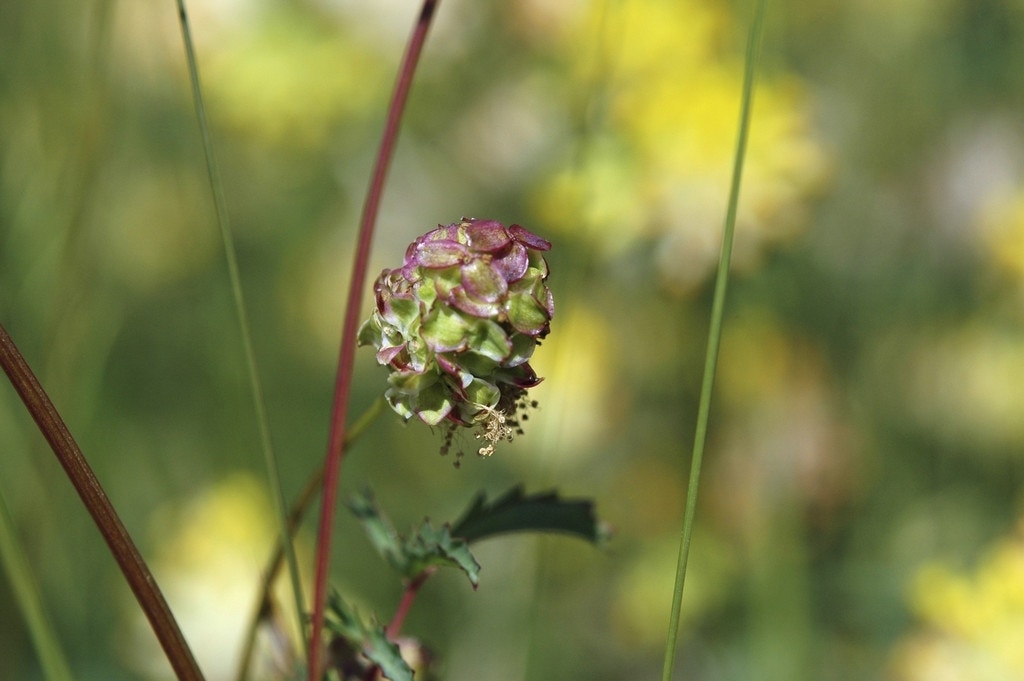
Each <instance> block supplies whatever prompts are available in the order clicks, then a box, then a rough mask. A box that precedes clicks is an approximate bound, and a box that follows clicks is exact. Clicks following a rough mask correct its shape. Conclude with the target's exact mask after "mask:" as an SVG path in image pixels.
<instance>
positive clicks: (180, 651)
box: [0, 325, 203, 681]
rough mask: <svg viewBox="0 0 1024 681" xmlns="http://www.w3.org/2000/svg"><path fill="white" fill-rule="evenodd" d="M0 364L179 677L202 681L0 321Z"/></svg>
mask: <svg viewBox="0 0 1024 681" xmlns="http://www.w3.org/2000/svg"><path fill="white" fill-rule="evenodd" d="M0 365H3V369H4V373H6V374H7V377H8V378H9V379H10V381H11V385H13V386H14V389H15V390H16V391H17V393H18V395H19V396H20V397H21V401H22V402H23V403H24V405H25V408H26V409H28V411H29V413H30V414H31V415H32V418H33V419H34V420H35V422H36V425H38V426H39V430H40V432H42V434H43V437H45V438H46V441H47V442H48V443H49V445H50V448H51V449H52V450H53V453H54V454H56V456H57V460H58V461H60V465H61V466H62V467H63V468H64V472H65V473H66V474H67V476H68V479H69V480H70V481H71V484H72V485H74V487H75V491H77V492H78V496H79V497H81V499H82V503H83V504H85V508H86V509H87V510H88V511H89V515H91V516H92V519H93V521H94V522H95V523H96V527H98V528H99V530H100V534H102V535H103V539H104V540H106V542H107V546H108V547H110V552H111V553H112V554H114V559H115V560H116V561H117V564H118V566H119V567H120V568H121V573H122V574H123V575H124V578H125V580H126V581H127V582H128V586H129V587H131V590H132V592H134V594H135V598H136V599H137V600H138V602H139V606H140V607H141V608H142V611H143V612H144V613H145V615H146V618H147V619H148V620H149V624H150V626H151V627H152V628H153V632H154V633H155V634H156V637H157V639H158V640H159V641H160V645H161V647H162V648H163V649H164V653H165V654H166V655H167V659H168V660H169V661H170V663H171V667H173V668H174V673H175V674H176V675H177V677H178V679H179V681H202V679H203V674H202V672H201V671H199V665H197V664H196V661H195V658H194V657H193V656H192V651H191V650H190V649H189V647H188V643H186V641H185V637H184V636H183V635H182V633H181V629H180V628H179V627H178V623H177V621H176V620H175V619H174V615H173V614H171V609H170V607H168V605H167V601H166V600H164V596H163V594H162V593H161V592H160V588H159V587H158V586H157V584H156V580H155V579H154V578H153V575H152V573H150V571H149V568H148V567H147V566H146V562H145V561H144V560H143V559H142V555H141V554H140V553H139V549H138V548H137V547H136V546H135V542H134V541H132V538H131V535H129V534H128V530H127V529H125V526H124V524H123V523H122V522H121V519H120V518H119V517H118V515H117V512H116V511H115V510H114V506H113V504H111V503H110V499H109V498H108V497H107V494H106V492H105V491H104V490H103V486H102V485H100V482H99V480H97V479H96V475H95V474H94V473H93V471H92V468H91V467H90V466H89V462H88V461H86V459H85V456H84V455H83V454H82V450H81V449H80V448H79V447H78V443H76V442H75V439H74V437H72V435H71V432H70V431H69V430H68V427H67V425H66V424H65V423H64V420H63V419H62V418H61V416H60V414H59V413H58V412H57V408H56V407H55V406H54V405H53V402H51V401H50V398H49V396H48V395H47V394H46V391H45V390H43V387H42V385H40V384H39V380H38V379H37V378H36V376H35V374H34V373H32V369H31V368H30V367H29V366H28V363H27V362H26V361H25V358H24V357H22V355H21V352H20V351H19V350H18V348H17V346H16V345H15V344H14V340H12V339H11V337H10V335H8V333H7V330H6V329H4V327H3V326H2V325H0Z"/></svg>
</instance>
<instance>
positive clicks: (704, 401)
mask: <svg viewBox="0 0 1024 681" xmlns="http://www.w3.org/2000/svg"><path fill="white" fill-rule="evenodd" d="M764 14H765V0H757V6H756V9H755V12H754V18H753V21H752V22H751V24H750V32H749V34H748V37H747V53H746V61H745V66H744V73H743V94H742V97H741V103H740V121H739V132H738V135H737V141H736V153H735V156H734V158H733V167H732V182H731V185H730V188H729V204H728V208H727V210H726V216H725V230H724V234H723V237H722V251H721V254H720V256H719V261H718V272H717V275H716V277H715V294H714V299H713V302H712V305H711V324H710V328H709V330H708V345H707V354H706V356H705V361H704V379H703V382H702V384H701V390H700V402H699V405H698V408H697V424H696V430H695V432H694V442H693V458H692V460H691V462H690V480H689V484H688V487H687V491H686V510H685V512H684V515H683V530H682V534H681V535H680V540H679V556H678V559H677V562H676V579H675V588H674V591H673V593H672V611H671V615H670V616H669V626H668V641H667V643H666V645H665V662H664V666H663V668H662V676H661V678H662V681H669V680H670V679H671V677H672V667H673V664H674V663H675V652H676V644H677V642H678V638H679V616H680V612H681V609H682V600H683V584H684V583H685V580H686V565H687V562H688V560H689V555H690V539H691V537H692V536H693V520H694V516H695V515H696V511H697V490H698V487H699V484H700V471H701V465H702V462H703V459H704V444H705V441H706V440H707V431H708V418H709V414H710V411H711V393H712V391H713V388H714V384H715V370H716V368H717V366H718V350H719V347H720V345H721V339H722V317H723V312H724V309H725V294H726V289H727V287H728V283H729V263H730V261H731V259H732V244H733V235H734V233H735V231H736V208H737V205H738V204H739V195H740V180H741V178H742V176H743V161H744V158H745V157H746V151H747V137H748V135H749V132H750V110H751V105H752V103H753V98H754V76H755V74H756V66H757V54H758V49H759V46H760V42H761V27H762V25H763V23H764Z"/></svg>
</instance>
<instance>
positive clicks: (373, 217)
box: [308, 0, 440, 681]
mask: <svg viewBox="0 0 1024 681" xmlns="http://www.w3.org/2000/svg"><path fill="white" fill-rule="evenodd" d="M439 2H440V0H424V2H423V6H422V8H421V10H420V14H419V17H418V18H417V20H416V25H415V27H414V28H413V32H412V36H411V37H410V39H409V44H408V46H407V48H406V51H405V56H404V57H403V60H402V65H401V67H400V69H399V72H398V81H397V83H396V84H395V90H394V93H393V95H392V98H391V104H390V106H389V107H388V115H387V120H386V122H385V125H384V134H383V136H382V139H381V144H380V150H379V151H378V153H377V161H376V164H375V166H374V170H373V176H372V178H371V180H370V187H369V189H368V191H367V194H366V202H365V203H364V204H363V215H362V219H361V220H360V225H359V238H358V242H357V246H356V253H355V256H354V262H353V266H352V278H351V282H350V284H349V288H348V300H347V302H346V305H345V320H344V323H343V325H342V329H341V347H340V349H339V351H338V374H337V378H336V380H335V384H334V406H333V408H332V410H331V432H330V437H329V439H328V444H327V454H326V457H325V464H324V486H323V499H322V502H321V506H320V529H319V533H318V536H317V544H316V574H315V578H314V583H313V589H314V590H313V623H312V633H311V634H310V639H309V677H308V678H309V681H317V680H318V679H319V678H320V648H321V641H320V638H321V636H322V633H323V626H324V611H325V608H326V605H327V572H328V568H329V565H330V548H331V531H332V528H333V524H334V510H335V509H334V507H335V503H336V502H337V493H338V472H339V470H340V468H341V459H342V454H343V447H342V444H343V443H344V441H345V419H346V416H347V414H348V399H349V392H350V389H351V384H352V367H353V364H354V362H355V350H356V331H357V329H358V327H359V314H360V310H361V302H362V299H363V289H364V288H365V279H366V270H367V266H368V263H369V260H370V245H371V243H372V241H373V231H374V226H375V224H376V222H377V211H378V209H379V208H380V201H381V196H382V194H383V192H384V181H385V178H386V177H387V173H388V168H389V166H390V165H391V158H392V157H393V155H394V147H395V141H396V140H397V138H398V129H399V123H400V122H401V118H402V113H403V111H404V109H405V101H406V99H407V97H408V94H409V88H410V86H411V85H412V77H413V74H414V73H415V71H416V65H417V63H418V62H419V56H420V53H421V51H422V49H423V43H424V41H425V40H426V37H427V30H428V29H429V28H430V24H431V21H432V19H433V17H434V13H435V10H436V8H437V5H438V4H439Z"/></svg>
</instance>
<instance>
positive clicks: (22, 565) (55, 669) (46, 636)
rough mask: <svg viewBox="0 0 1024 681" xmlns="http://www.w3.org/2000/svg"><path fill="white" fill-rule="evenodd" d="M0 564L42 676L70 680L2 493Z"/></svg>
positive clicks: (0, 501) (0, 508)
mask: <svg viewBox="0 0 1024 681" xmlns="http://www.w3.org/2000/svg"><path fill="white" fill-rule="evenodd" d="M0 563H3V566H4V571H5V572H7V576H8V579H9V580H10V583H11V591H12V592H13V593H14V599H15V600H16V601H17V602H18V607H19V608H21V612H22V616H23V617H24V618H25V622H26V624H28V633H29V637H30V638H31V639H32V643H33V645H35V647H36V653H37V654H38V655H39V663H40V665H41V666H42V668H43V675H44V676H45V677H46V678H47V679H48V680H49V681H71V670H70V669H69V668H68V663H67V660H66V659H65V657H64V651H63V650H62V649H61V647H60V642H59V641H58V640H57V636H56V635H55V634H54V631H53V625H52V624H51V623H50V618H49V617H48V616H47V615H46V610H44V609H43V601H42V598H40V596H39V587H38V586H37V585H36V582H35V580H34V579H33V577H32V569H31V568H30V567H29V564H28V560H26V558H25V552H24V551H22V548H21V543H20V542H19V541H18V535H17V533H16V532H15V530H14V520H13V519H12V518H11V514H10V511H8V509H7V502H6V501H5V500H4V495H3V492H2V491H0Z"/></svg>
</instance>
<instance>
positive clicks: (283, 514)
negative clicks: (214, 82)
mask: <svg viewBox="0 0 1024 681" xmlns="http://www.w3.org/2000/svg"><path fill="white" fill-rule="evenodd" d="M177 2H178V18H179V21H180V24H181V36H182V41H183V42H184V44H185V58H186V61H187V62H188V73H189V80H190V81H191V84H192V101H193V102H194V104H195V109H196V119H197V120H198V122H199V132H200V135H201V136H202V142H203V155H204V156H205V158H206V172H207V177H208V178H209V180H210V191H211V192H212V193H213V203H214V209H215V211H216V213H217V224H218V226H219V227H220V234H221V239H222V241H223V242H224V257H225V259H226V260H227V267H228V277H229V278H230V280H231V293H232V295H233V297H234V303H235V312H236V313H237V317H238V327H239V330H240V332H241V338H242V353H243V355H244V356H245V366H246V371H247V373H248V378H249V386H250V392H251V393H252V401H253V408H254V410H255V412H256V423H257V425H258V427H259V434H260V448H261V449H262V451H263V459H264V464H265V465H266V468H267V478H268V479H269V481H270V490H271V495H272V496H273V498H274V507H275V509H276V511H277V523H278V533H279V535H280V537H281V545H282V546H283V547H284V554H285V557H286V559H287V561H288V573H289V575H290V577H291V587H292V595H293V597H294V599H295V612H296V616H297V618H298V630H299V633H300V634H302V633H303V632H304V631H305V626H304V623H303V612H304V611H305V609H304V607H303V603H304V602H305V599H304V598H303V595H302V583H301V581H300V579H299V566H298V561H297V560H296V558H295V549H294V547H293V545H292V542H291V534H290V532H289V531H288V511H287V507H286V502H285V499H284V492H283V491H282V490H281V476H280V469H279V468H278V464H277V457H276V456H275V454H274V448H273V446H272V445H271V441H270V426H269V425H268V423H267V409H266V404H265V401H264V399H263V388H262V385H261V384H260V377H259V372H258V371H257V368H256V353H255V352H254V351H253V346H252V334H251V333H250V331H249V315H248V313H247V312H246V305H245V296H244V294H243V292H242V280H241V276H240V275H239V273H238V258H237V256H236V249H235V240H234V236H233V234H232V231H231V223H230V220H229V216H228V210H227V204H226V202H225V200H224V191H223V189H222V188H221V182H220V176H219V174H218V172H217V162H216V158H215V156H214V153H213V143H212V142H211V141H210V129H209V126H208V125H207V122H206V107H205V105H204V104H203V90H202V87H201V85H200V82H199V67H198V65H197V64H196V55H195V48H194V46H193V43H192V32H191V29H190V28H189V22H188V12H187V11H186V9H185V0H177Z"/></svg>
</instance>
